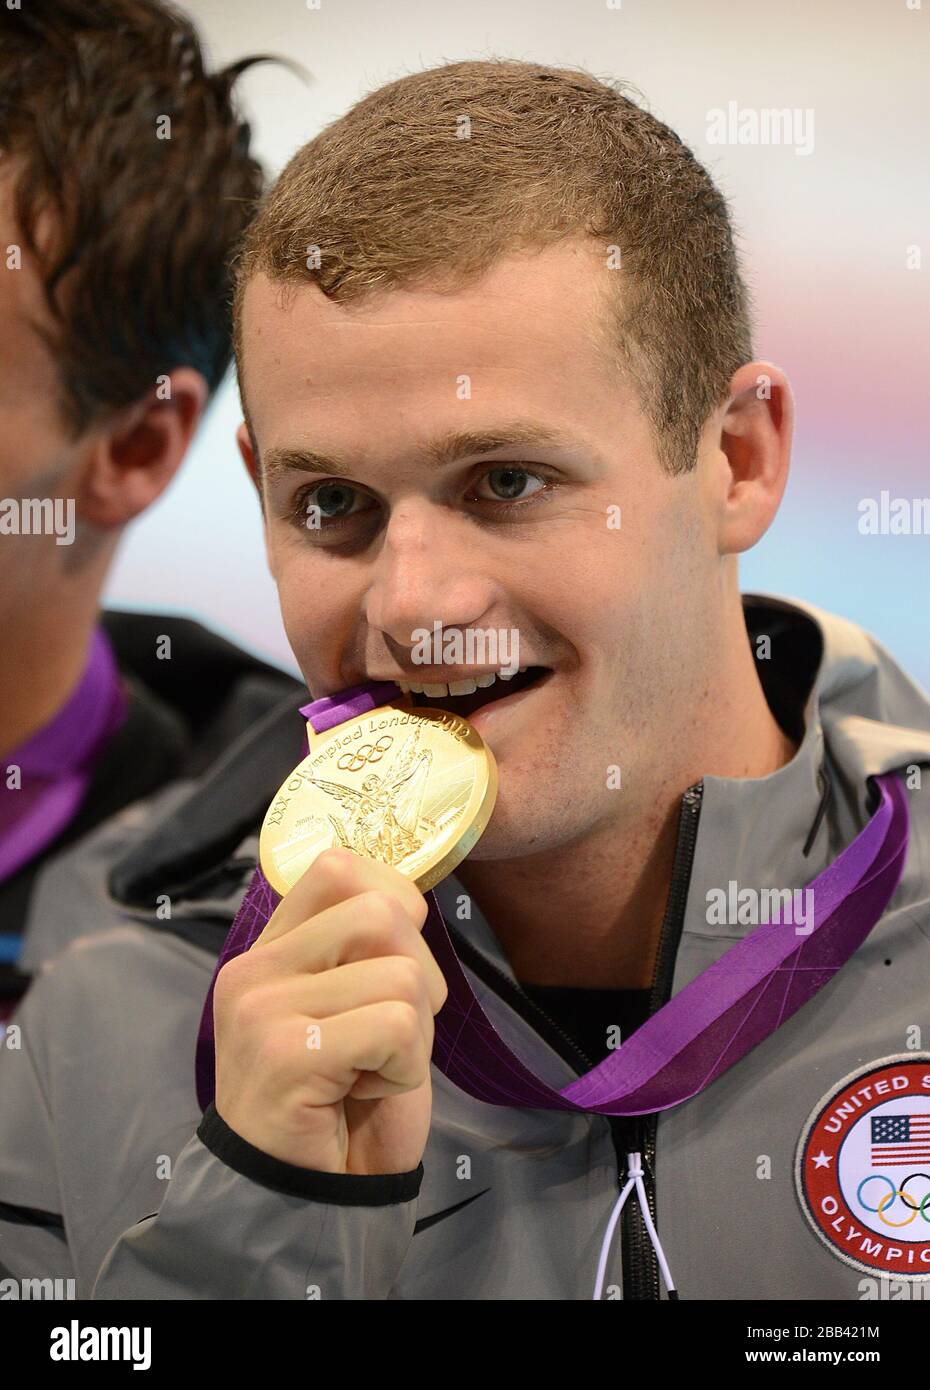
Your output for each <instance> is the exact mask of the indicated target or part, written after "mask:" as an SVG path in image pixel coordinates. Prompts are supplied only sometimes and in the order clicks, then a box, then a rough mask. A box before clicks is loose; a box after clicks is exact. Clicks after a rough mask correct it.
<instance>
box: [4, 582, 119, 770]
mask: <svg viewBox="0 0 930 1390" xmlns="http://www.w3.org/2000/svg"><path fill="white" fill-rule="evenodd" d="M62 590H63V592H60V593H59V596H58V601H57V602H51V601H50V602H48V603H43V602H36V603H34V604H31V605H30V606H29V607H28V608H20V609H19V610H18V611H17V612H15V613H11V614H8V615H6V616H5V621H4V625H3V635H2V637H0V656H2V659H0V758H3V757H5V756H6V755H7V754H9V753H11V752H12V751H13V750H14V749H16V748H18V747H19V746H20V745H21V744H22V743H24V742H26V740H27V739H29V738H31V737H32V736H33V734H36V733H38V732H39V730H40V729H43V728H45V726H46V725H47V724H49V723H50V722H51V720H52V719H54V717H55V715H56V714H58V712H59V711H60V710H61V709H62V708H63V706H64V705H65V703H66V702H67V700H68V697H69V695H70V694H71V693H72V691H73V690H74V688H75V687H76V685H77V683H78V681H79V680H80V678H81V674H82V672H83V670H84V667H85V664H86V662H87V654H88V650H89V647H90V639H91V635H92V633H93V630H94V625H95V623H96V621H97V611H98V610H97V598H96V594H93V595H90V596H89V597H88V598H87V599H83V598H82V597H81V596H79V595H68V594H67V592H66V586H62Z"/></svg>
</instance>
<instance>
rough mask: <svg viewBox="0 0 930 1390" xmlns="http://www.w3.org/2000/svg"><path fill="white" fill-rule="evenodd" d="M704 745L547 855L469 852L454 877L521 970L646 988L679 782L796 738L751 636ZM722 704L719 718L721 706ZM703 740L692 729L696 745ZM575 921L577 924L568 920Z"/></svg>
mask: <svg viewBox="0 0 930 1390" xmlns="http://www.w3.org/2000/svg"><path fill="white" fill-rule="evenodd" d="M736 666H737V668H738V672H737V671H734V673H733V680H732V681H731V682H730V684H729V687H727V686H724V687H723V688H725V689H728V690H729V695H730V698H729V700H728V701H727V702H726V705H725V707H724V706H722V704H719V703H718V705H717V714H716V715H715V717H714V720H713V722H712V723H711V724H709V725H708V728H707V729H706V730H705V737H704V739H703V746H702V751H701V752H697V753H695V754H694V755H693V760H691V761H689V762H687V763H685V764H683V765H682V766H681V767H679V768H678V769H676V770H675V772H674V773H672V774H670V775H668V777H667V780H665V782H664V783H663V785H662V786H655V787H652V788H650V796H649V799H648V802H647V803H646V804H644V805H643V806H642V808H641V811H640V813H639V815H638V817H634V819H633V822H632V823H631V822H630V820H629V819H627V820H625V821H624V822H623V824H622V825H619V826H616V825H608V826H606V827H603V828H601V829H599V830H598V831H597V832H595V833H594V834H593V835H592V836H590V837H589V838H588V839H586V840H585V841H583V842H581V843H574V844H571V845H567V846H565V847H564V848H562V849H559V850H557V851H556V852H554V853H552V852H550V853H548V854H547V855H545V856H544V857H543V856H536V855H533V856H527V857H525V858H521V859H507V860H493V861H491V860H466V861H465V862H464V863H463V864H462V865H460V866H459V869H458V870H457V871H456V873H457V877H458V878H459V880H460V882H461V883H462V884H463V886H464V887H465V888H466V890H467V891H468V892H469V894H470V895H472V896H473V897H474V898H475V900H476V902H477V903H478V905H479V906H480V908H481V910H482V912H483V913H484V915H485V917H486V918H487V920H488V921H489V923H490V924H491V926H492V928H493V930H494V933H495V935H496V936H497V938H498V940H499V941H500V943H501V945H502V947H503V949H504V952H505V954H506V956H507V959H508V961H509V963H510V966H511V968H512V970H513V972H514V974H515V975H516V977H517V979H519V980H522V981H525V982H526V983H531V984H539V985H562V986H568V987H576V988H601V989H646V988H649V986H650V985H651V983H652V979H653V973H654V969H655V958H656V951H657V947H658V942H659V935H660V932H661V927H662V920H663V917H664V914H665V904H666V899H667V896H668V887H669V881H670V879H671V874H672V866H673V862H674V857H675V845H676V841H677V833H678V820H679V811H680V805H681V797H682V794H683V793H684V792H685V791H686V790H687V788H688V787H690V786H692V785H694V783H695V782H697V781H699V780H700V778H701V777H702V776H706V775H713V776H717V777H765V776H768V775H769V774H770V773H772V772H775V771H777V769H778V768H779V767H782V766H784V764H785V763H787V762H788V761H790V759H791V758H792V757H793V756H794V753H795V751H796V745H795V744H794V742H793V741H792V740H791V739H789V738H788V737H787V735H786V734H785V733H784V732H783V731H782V730H781V728H780V727H779V726H778V724H777V723H776V721H775V719H774V717H773V715H772V713H771V710H770V709H769V707H768V704H767V702H766V699H765V695H764V692H763V690H762V687H761V685H760V683H759V679H758V675H757V673H756V670H755V667H754V664H753V662H752V657H751V656H750V655H749V652H748V648H747V649H746V653H745V660H742V659H741V658H738V659H737V661H736ZM721 713H722V716H723V717H722V718H721V717H720V716H721ZM699 741H700V739H699V736H696V738H695V745H697V743H698V742H699ZM569 924H570V925H569Z"/></svg>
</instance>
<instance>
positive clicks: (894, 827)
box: [196, 684, 908, 1115]
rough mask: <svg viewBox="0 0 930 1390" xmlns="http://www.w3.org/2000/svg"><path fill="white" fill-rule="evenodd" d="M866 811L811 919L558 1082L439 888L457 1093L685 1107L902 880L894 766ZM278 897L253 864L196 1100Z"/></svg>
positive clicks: (759, 935)
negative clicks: (223, 1015) (241, 973)
mask: <svg viewBox="0 0 930 1390" xmlns="http://www.w3.org/2000/svg"><path fill="white" fill-rule="evenodd" d="M397 693H398V691H397V687H396V686H394V685H391V684H372V685H366V686H353V687H352V688H350V689H349V690H346V691H343V692H342V694H341V695H339V696H334V697H330V698H328V699H325V700H316V701H314V702H313V703H312V704H309V705H306V706H304V708H303V709H302V710H301V714H303V715H305V716H306V718H307V719H308V720H309V722H310V724H311V725H312V727H313V728H314V729H315V730H316V732H317V733H322V732H323V731H324V730H326V729H329V728H332V727H334V726H335V725H337V724H341V723H343V722H344V721H345V720H347V719H352V718H355V717H356V716H357V715H360V714H365V713H367V712H368V711H369V710H372V709H375V708H377V707H378V706H379V705H381V704H384V703H385V701H386V700H388V699H390V698H396V695H397ZM870 780H874V783H875V785H876V786H877V788H878V791H879V804H878V807H877V809H876V810H875V812H874V814H873V816H872V818H871V820H870V821H869V822H868V824H867V825H866V826H865V828H864V829H863V830H862V831H860V833H859V834H858V835H857V836H856V838H855V839H854V840H853V841H852V843H851V844H849V845H847V847H846V848H845V849H844V850H843V851H842V853H841V854H839V855H838V856H837V858H836V859H835V860H834V862H833V863H832V864H831V865H829V867H828V868H827V869H825V870H824V872H823V873H821V874H818V876H817V877H816V878H815V879H814V880H813V882H811V883H810V884H808V889H810V890H813V894H814V898H813V902H814V911H813V926H808V927H806V928H805V932H804V935H800V934H798V933H796V932H795V929H794V927H793V926H792V925H791V924H785V923H782V922H780V921H771V922H766V923H764V924H763V925H762V926H759V927H757V928H756V929H755V931H753V932H751V933H750V934H749V935H748V936H746V937H744V938H743V939H742V940H740V941H738V942H736V944H735V945H733V946H731V947H730V949H729V950H728V951H727V952H726V953H725V954H724V955H723V956H721V957H720V959H719V960H717V961H715V962H714V963H713V964H712V965H710V966H708V967H707V969H706V970H703V971H702V972H701V974H700V975H698V976H697V978H696V979H694V980H692V981H691V983H690V984H688V985H686V986H685V987H684V989H682V990H680V991H679V992H678V993H677V994H676V995H675V996H674V997H673V998H672V999H670V1000H669V1001H668V1003H667V1004H665V1005H664V1006H663V1007H662V1008H661V1009H659V1010H658V1011H657V1012H656V1013H655V1014H653V1015H652V1016H651V1018H648V1019H647V1020H646V1022H645V1023H643V1024H642V1025H641V1026H640V1027H639V1028H638V1029H637V1031H636V1032H635V1033H633V1034H632V1036H631V1037H629V1038H628V1039H627V1041H626V1042H624V1043H622V1044H621V1046H620V1047H618V1048H616V1049H615V1050H614V1051H612V1052H610V1053H609V1054H608V1056H607V1057H606V1058H605V1059H604V1061H602V1062H600V1063H599V1064H598V1065H597V1066H596V1067H593V1068H592V1069H591V1071H589V1072H586V1073H585V1075H583V1076H581V1077H579V1078H578V1079H577V1080H575V1081H572V1082H571V1083H570V1085H568V1086H565V1087H563V1088H562V1090H559V1091H557V1090H554V1089H553V1088H552V1087H550V1086H548V1085H546V1083H545V1082H543V1081H541V1080H540V1079H539V1078H538V1077H536V1076H535V1075H534V1074H533V1072H532V1071H530V1069H529V1068H528V1067H527V1066H526V1065H525V1064H524V1063H523V1062H521V1061H520V1059H519V1057H517V1055H516V1054H515V1053H514V1052H512V1051H511V1049H510V1048H509V1047H508V1046H507V1044H506V1043H505V1042H504V1040H503V1038H502V1037H501V1036H500V1034H499V1033H498V1032H497V1030H496V1029H495V1027H494V1025H493V1024H492V1023H491V1021H490V1019H489V1018H488V1016H487V1014H486V1013H485V1012H484V1010H483V1009H482V1007H481V1005H480V1004H479V1002H478V999H477V997H476V996H475V993H474V991H473V989H472V987H471V985H470V984H469V983H468V978H467V976H466V974H465V971H464V970H463V968H462V965H461V963H460V961H459V959H458V956H457V955H456V954H455V948H454V947H453V945H452V941H451V939H450V937H449V933H448V931H447V929H446V924H445V922H444V921H443V917H442V913H441V911H440V908H439V903H438V901H437V899H436V894H435V893H434V892H429V893H427V894H426V900H427V903H428V905H429V912H428V914H427V918H426V923H425V925H424V927H423V939H424V940H425V941H426V944H427V945H428V946H429V948H430V950H431V951H432V953H433V956H434V957H435V959H436V962H437V964H438V966H439V968H440V970H441V971H442V973H443V975H444V976H445V980H446V984H447V986H448V991H449V993H448V997H447V998H446V1002H445V1003H444V1004H443V1006H442V1008H441V1009H440V1011H439V1013H438V1014H437V1015H436V1019H435V1035H434V1041H433V1054H432V1060H433V1063H434V1064H435V1065H436V1066H437V1067H438V1068H439V1070H440V1071H441V1072H443V1073H444V1074H445V1076H447V1077H448V1079H449V1080H450V1081H452V1082H453V1083H454V1084H455V1085H456V1086H458V1087H459V1088H460V1089H461V1090H463V1091H466V1092H467V1093H468V1094H469V1095H471V1096H474V1097H475V1099H476V1100H482V1101H486V1102H487V1103H488V1104H489V1105H511V1106H524V1107H529V1108H531V1109H540V1110H578V1111H586V1112H594V1113H596V1114H599V1115H646V1114H653V1113H655V1112H656V1111H659V1110H668V1109H669V1108H670V1107H671V1106H674V1105H679V1104H681V1102H682V1101H686V1100H689V1099H690V1098H691V1097H692V1096H695V1095H697V1094H698V1092H699V1091H702V1090H703V1089H704V1087H705V1086H708V1085H710V1083H711V1082H712V1081H714V1080H715V1079H716V1078H717V1077H718V1076H720V1074H721V1073H722V1072H724V1071H726V1070H727V1068H728V1067H731V1066H733V1064H734V1063H735V1062H738V1061H739V1060H740V1058H741V1057H744V1056H745V1055H746V1053H747V1052H749V1051H751V1049H752V1048H754V1047H756V1046H757V1045H758V1044H759V1043H760V1042H762V1041H763V1040H764V1039H765V1038H767V1037H768V1036H769V1035H770V1034H771V1033H774V1032H775V1030H776V1029H777V1028H779V1027H780V1026H781V1025H782V1024H783V1023H784V1022H785V1021H786V1020H787V1019H789V1018H790V1017H791V1016H792V1014H794V1013H796V1012H797V1010H798V1009H799V1008H801V1006H802V1004H805V1003H806V1002H807V1001H808V1000H809V999H811V998H812V997H813V996H814V995H815V994H816V993H817V991H818V990H820V989H822V988H823V987H824V985H825V984H827V983H828V981H829V980H831V979H832V977H833V976H834V975H835V974H836V972H837V970H839V968H840V966H841V965H843V964H845V962H846V961H847V960H848V959H849V957H850V956H851V955H852V954H853V952H854V951H856V950H857V948H858V947H859V946H860V945H861V944H862V942H863V941H864V940H865V938H866V937H867V936H868V934H869V932H870V931H871V930H872V928H873V927H874V926H875V924H876V922H877V921H878V920H879V918H880V917H881V915H882V913H883V912H884V910H885V908H886V906H887V905H888V902H889V900H890V899H891V896H892V894H893V893H894V890H895V888H896V887H897V884H898V881H899V879H900V877H901V873H902V870H903V867H904V859H905V856H906V853H907V843H908V808H907V796H906V794H905V792H904V788H903V787H902V785H901V780H900V778H899V777H898V776H897V774H896V773H893V772H888V773H883V774H882V775H880V776H876V777H875V778H874V779H870ZM280 901H281V899H280V897H279V896H278V894H277V893H276V892H275V890H274V889H273V888H272V887H271V885H270V884H269V883H268V881H267V879H266V878H265V876H264V874H263V873H262V871H261V868H258V869H256V871H255V874H254V876H253V878H252V881H251V883H250V884H249V887H248V889H247V891H246V895H245V898H244V899H243V902H242V906H241V907H240V909H239V912H238V914H237V916H236V919H235V921H234V922H233V925H232V927H231V928H230V931H229V935H228V936H227V938H226V941H225V942H224V944H223V950H222V952H221V953H220V958H219V960H218V962H217V966H216V970H215V971H214V974H213V980H212V981H211V984H210V990H209V993H208V994H207V999H206V1003H205V1005H204V1010H203V1016H202V1018H201V1022H200V1033H199V1036H198V1039H197V1058H196V1076H197V1098H198V1101H199V1103H200V1106H201V1108H202V1109H203V1110H206V1108H207V1106H208V1105H209V1104H210V1102H211V1101H212V1100H213V1096H214V1085H215V1079H214V1035H213V989H214V985H215V983H216V977H217V975H218V974H219V972H220V970H221V969H222V968H223V966H224V965H225V964H226V962H227V961H228V960H231V959H232V958H233V957H234V956H237V955H240V954H241V953H242V952H243V951H247V950H248V949H249V947H250V946H251V945H252V944H253V942H255V941H256V939H257V938H258V937H259V936H260V935H261V932H262V931H263V929H264V927H265V924H266V923H267V921H268V919H269V917H270V916H271V914H272V912H273V911H274V909H275V908H276V907H277V905H278V903H279V902H280Z"/></svg>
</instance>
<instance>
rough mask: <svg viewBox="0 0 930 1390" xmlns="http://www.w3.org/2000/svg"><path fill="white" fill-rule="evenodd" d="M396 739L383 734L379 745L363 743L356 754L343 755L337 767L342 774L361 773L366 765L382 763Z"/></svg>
mask: <svg viewBox="0 0 930 1390" xmlns="http://www.w3.org/2000/svg"><path fill="white" fill-rule="evenodd" d="M393 742H394V739H393V737H392V735H391V734H382V735H381V737H380V738H379V739H378V742H377V743H363V744H362V746H361V748H356V750H355V752H354V753H343V755H342V757H341V758H340V759H339V761H338V763H337V764H336V766H337V767H338V768H339V770H340V771H341V772H360V771H361V769H362V768H363V767H364V766H365V764H366V763H380V761H381V759H382V758H383V757H384V755H385V753H386V752H387V751H388V749H389V748H390V746H391V744H392V743H393Z"/></svg>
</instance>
